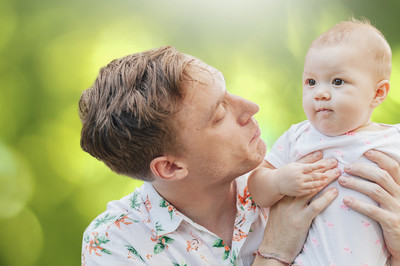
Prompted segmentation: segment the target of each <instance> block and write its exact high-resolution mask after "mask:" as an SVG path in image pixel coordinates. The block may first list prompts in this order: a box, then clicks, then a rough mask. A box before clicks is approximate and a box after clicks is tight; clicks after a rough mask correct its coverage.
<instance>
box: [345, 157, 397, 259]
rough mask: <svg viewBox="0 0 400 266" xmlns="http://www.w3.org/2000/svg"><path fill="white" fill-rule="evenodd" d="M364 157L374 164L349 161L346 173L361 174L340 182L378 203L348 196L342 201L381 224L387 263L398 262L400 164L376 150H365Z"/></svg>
mask: <svg viewBox="0 0 400 266" xmlns="http://www.w3.org/2000/svg"><path fill="white" fill-rule="evenodd" d="M365 156H366V157H367V158H368V159H370V160H371V161H373V162H375V163H377V164H378V166H379V167H380V168H377V167H374V166H373V165H370V164H353V165H351V166H348V167H346V168H345V169H344V170H345V172H346V173H349V174H352V175H356V176H360V177H363V178H365V179H367V180H370V181H373V182H368V181H365V180H362V179H356V178H352V177H349V176H341V177H340V178H339V183H340V185H342V186H344V187H346V188H350V189H353V190H356V191H359V192H361V193H363V194H365V195H367V196H369V197H370V198H371V199H373V200H374V201H376V202H377V203H378V204H379V206H375V205H373V204H367V203H365V202H362V201H360V200H358V199H355V198H352V197H345V198H344V199H343V202H344V204H346V205H347V206H348V207H349V208H351V209H353V210H356V211H358V212H360V213H362V214H364V215H367V216H369V217H371V218H372V219H374V220H376V221H378V222H379V223H380V225H381V227H382V231H383V236H384V239H385V243H386V247H387V249H388V250H389V252H390V253H391V254H392V258H391V265H393V266H395V265H396V266H398V265H400V164H399V162H397V161H396V160H394V159H392V158H390V157H389V156H387V155H385V154H384V153H382V152H379V151H368V152H366V153H365Z"/></svg>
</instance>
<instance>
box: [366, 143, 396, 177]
mask: <svg viewBox="0 0 400 266" xmlns="http://www.w3.org/2000/svg"><path fill="white" fill-rule="evenodd" d="M364 155H365V157H367V158H368V159H370V160H371V161H373V162H375V163H377V164H378V165H379V167H380V168H382V169H385V170H386V171H387V172H388V173H389V175H390V176H391V177H392V178H393V179H394V181H395V182H396V183H397V184H398V185H400V164H399V162H398V161H396V160H394V159H393V158H391V157H389V156H387V155H386V154H384V153H382V152H380V151H375V150H369V151H367V152H366V153H365V154H364Z"/></svg>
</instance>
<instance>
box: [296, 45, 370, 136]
mask: <svg viewBox="0 0 400 266" xmlns="http://www.w3.org/2000/svg"><path fill="white" fill-rule="evenodd" d="M371 64H372V63H371V60H368V54H366V52H365V50H364V49H361V48H359V47H357V46H351V45H336V46H329V47H314V48H310V50H309V51H308V53H307V56H306V60H305V64H304V72H303V107H304V112H305V113H306V116H307V118H308V120H309V121H310V122H311V124H312V125H313V126H314V127H315V128H317V129H318V130H319V131H320V132H322V133H324V134H325V135H328V136H336V135H341V134H344V133H347V132H349V131H353V130H362V129H363V127H364V126H366V125H367V124H368V123H369V121H370V116H371V113H372V111H373V108H372V107H371V103H372V101H373V98H374V94H375V86H376V84H377V81H376V80H375V79H376V78H375V75H374V73H372V69H374V68H373V65H371Z"/></svg>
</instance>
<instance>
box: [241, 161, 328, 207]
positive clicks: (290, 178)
mask: <svg viewBox="0 0 400 266" xmlns="http://www.w3.org/2000/svg"><path fill="white" fill-rule="evenodd" d="M319 169H320V165H319V164H302V163H289V164H287V165H285V166H283V167H281V168H275V167H274V166H273V165H271V164H270V163H269V162H267V161H264V162H263V163H262V164H261V166H259V167H258V168H257V169H255V170H254V171H253V172H252V173H251V174H250V176H249V180H248V189H249V192H250V195H251V197H252V198H253V199H254V201H255V202H256V203H257V205H259V206H261V207H270V206H272V205H274V204H275V203H276V202H278V201H279V200H280V199H281V198H282V197H283V196H285V195H288V196H303V195H306V194H310V193H313V192H316V191H317V190H318V188H320V187H321V186H325V185H326V175H325V173H320V172H319V171H318V170H319Z"/></svg>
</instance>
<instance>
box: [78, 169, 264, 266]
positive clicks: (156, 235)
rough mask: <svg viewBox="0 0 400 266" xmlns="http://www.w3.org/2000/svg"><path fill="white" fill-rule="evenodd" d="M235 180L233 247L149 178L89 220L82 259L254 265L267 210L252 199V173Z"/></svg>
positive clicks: (110, 262) (90, 262)
mask: <svg viewBox="0 0 400 266" xmlns="http://www.w3.org/2000/svg"><path fill="white" fill-rule="evenodd" d="M235 182H236V186H237V200H236V206H237V214H236V219H235V224H234V231H233V238H232V245H231V247H229V246H227V245H226V244H225V243H224V241H223V240H222V239H220V238H219V237H218V236H217V235H215V234H214V233H212V232H210V231H209V230H207V229H206V228H204V227H203V226H201V225H199V224H196V223H195V222H193V221H192V220H190V219H189V218H188V217H186V216H185V215H184V214H182V213H180V212H179V211H178V210H176V209H175V208H174V206H172V205H171V204H169V203H168V202H167V201H166V200H164V199H163V198H162V197H161V196H160V195H159V194H158V193H157V191H156V190H155V189H154V188H153V186H152V185H151V184H150V183H147V182H145V183H144V184H143V185H142V186H141V187H140V188H137V189H135V191H134V192H132V193H131V194H129V195H127V196H125V197H124V198H122V199H121V200H118V201H112V202H110V203H108V205H107V210H106V211H105V212H104V213H102V214H100V215H99V216H98V217H97V218H96V219H95V220H94V221H93V222H92V223H91V224H90V225H89V226H88V228H87V229H86V231H85V233H84V235H83V243H82V265H132V264H134V265H250V264H251V263H252V261H253V260H254V252H255V251H256V250H257V249H258V246H259V245H260V243H261V240H262V237H263V233H264V228H265V224H266V221H267V214H268V210H264V209H260V208H258V207H256V205H255V203H254V201H253V200H252V199H251V197H250V195H249V193H248V190H247V176H242V177H239V178H237V179H236V180H235ZM227 226H228V225H227Z"/></svg>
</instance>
